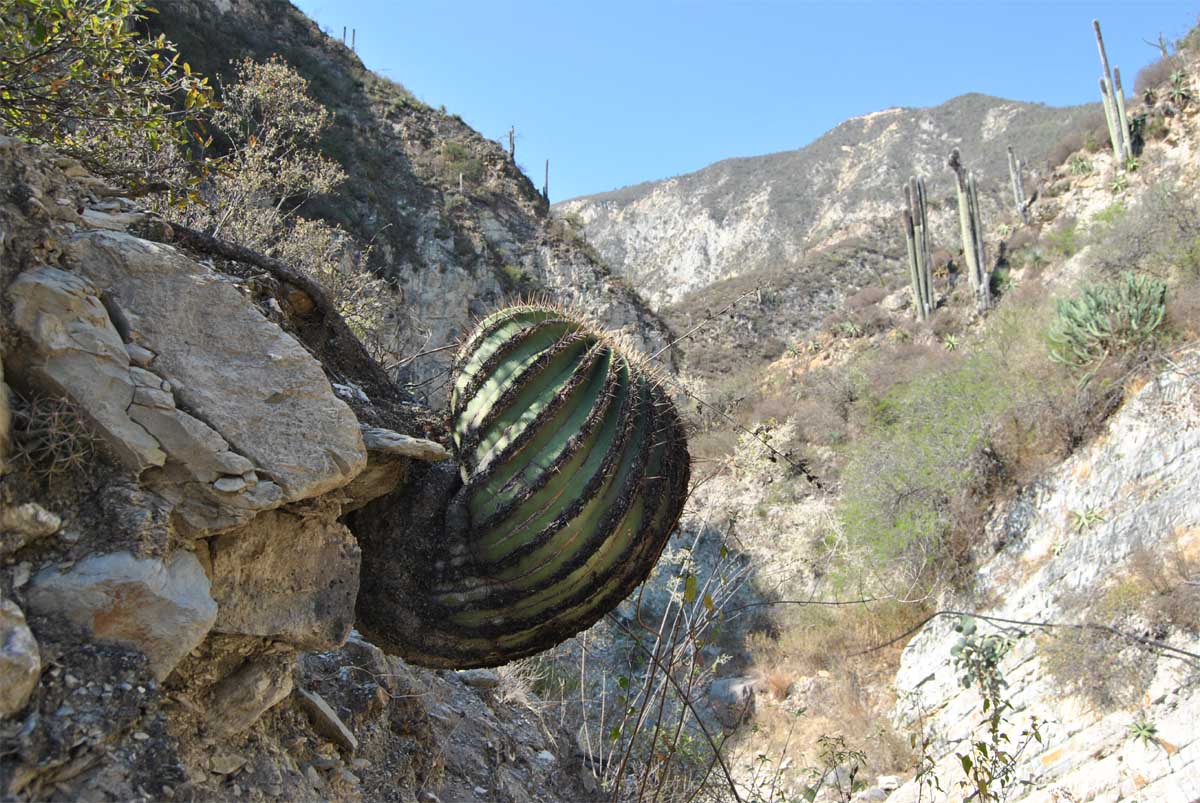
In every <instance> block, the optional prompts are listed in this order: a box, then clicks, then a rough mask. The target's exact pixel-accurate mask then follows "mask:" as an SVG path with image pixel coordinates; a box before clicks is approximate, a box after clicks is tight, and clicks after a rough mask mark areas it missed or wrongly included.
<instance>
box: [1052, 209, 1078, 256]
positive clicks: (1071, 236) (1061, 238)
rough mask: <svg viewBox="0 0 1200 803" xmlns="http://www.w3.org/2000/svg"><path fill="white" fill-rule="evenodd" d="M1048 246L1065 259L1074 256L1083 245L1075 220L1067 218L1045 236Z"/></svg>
mask: <svg viewBox="0 0 1200 803" xmlns="http://www.w3.org/2000/svg"><path fill="white" fill-rule="evenodd" d="M1045 240H1046V244H1047V245H1049V246H1050V247H1051V248H1053V249H1054V250H1055V251H1057V252H1058V253H1060V254H1062V255H1063V256H1064V257H1070V256H1074V255H1075V254H1076V253H1077V252H1078V251H1079V249H1080V248H1081V247H1082V245H1083V243H1082V242H1081V240H1080V237H1079V226H1078V223H1077V222H1076V220H1075V218H1073V217H1067V218H1065V219H1063V221H1062V222H1061V223H1059V224H1058V225H1057V226H1055V227H1054V228H1053V229H1052V230H1050V231H1049V232H1047V233H1046V235H1045Z"/></svg>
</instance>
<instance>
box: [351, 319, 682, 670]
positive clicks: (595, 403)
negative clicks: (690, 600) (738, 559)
mask: <svg viewBox="0 0 1200 803" xmlns="http://www.w3.org/2000/svg"><path fill="white" fill-rule="evenodd" d="M455 368H456V371H457V375H456V378H455V380H454V383H453V385H452V388H451V393H450V410H449V412H450V423H451V437H452V440H453V445H454V452H455V454H456V457H457V459H458V466H457V469H458V471H457V472H455V471H452V470H446V469H441V470H440V471H441V474H440V475H438V476H440V477H441V484H438V483H430V484H429V486H428V487H429V489H430V490H429V491H428V492H427V493H423V494H420V497H421V498H420V499H419V500H418V501H419V505H424V506H426V507H427V508H428V511H427V513H428V512H432V514H434V515H432V516H431V517H430V524H429V525H425V526H424V529H421V528H420V527H417V528H416V530H415V531H414V526H413V524H412V522H414V521H417V522H419V521H420V520H421V516H422V511H421V510H415V511H414V510H411V509H408V508H411V507H413V505H412V504H411V502H410V503H409V505H408V508H406V509H402V510H397V511H396V512H395V522H394V524H393V528H392V529H391V530H388V531H385V532H379V531H376V532H363V531H358V530H356V534H359V536H360V544H361V545H362V549H363V558H364V560H363V564H364V567H367V568H364V572H363V576H362V588H361V591H360V593H359V601H358V624H359V629H360V630H362V631H363V632H364V633H365V634H367V635H368V636H369V637H370V638H371V639H372V640H373V641H375V642H376V643H378V644H380V645H381V646H384V647H385V648H387V649H389V650H391V651H394V652H396V653H398V654H399V655H401V656H402V657H403V658H404V659H405V660H408V661H410V662H412V663H416V664H419V665H422V666H433V667H454V668H465V667H471V666H494V665H497V664H502V663H507V662H508V661H512V660H515V659H517V658H521V657H524V656H527V655H531V654H533V653H535V652H539V651H541V650H544V649H547V648H548V647H551V646H553V645H554V644H557V643H559V642H560V641H563V640H564V639H567V638H569V637H570V636H573V635H574V634H576V633H578V632H579V631H581V630H583V629H585V628H587V627H590V626H591V625H592V624H594V623H595V622H596V621H597V620H599V619H600V617H602V616H604V614H606V613H607V612H609V611H611V610H612V609H613V608H614V607H616V605H617V604H618V603H620V602H621V600H623V599H624V598H625V597H626V596H628V595H629V593H630V592H631V591H632V590H633V589H634V588H635V587H636V586H637V585H638V584H640V583H641V582H643V581H644V580H645V579H646V577H647V576H648V575H649V574H650V571H651V569H653V567H654V564H655V562H656V561H657V560H658V556H659V553H660V552H661V551H662V549H663V547H664V546H665V544H666V542H667V539H668V537H669V536H670V534H671V531H672V530H673V529H674V527H675V524H676V522H677V521H678V519H679V516H680V513H681V512H682V510H683V504H684V501H685V499H686V497H687V485H688V476H689V458H688V450H687V440H686V436H685V434H684V430H683V424H682V422H681V421H680V419H679V416H678V414H677V413H676V411H675V407H674V405H673V404H672V403H671V400H670V398H669V397H668V396H667V393H666V391H665V390H664V389H663V388H662V387H661V386H660V385H659V384H658V382H657V381H655V379H654V377H653V376H652V374H651V372H650V371H649V370H648V369H647V367H646V366H645V364H644V361H643V360H641V359H639V358H638V357H636V356H634V355H633V354H632V353H630V352H628V351H626V350H625V349H624V348H623V347H622V346H621V345H620V344H618V343H617V342H615V341H614V340H613V339H612V338H611V337H610V336H608V335H606V334H604V333H603V332H601V331H600V330H599V329H598V328H596V327H595V326H593V325H591V324H589V323H586V322H585V321H583V320H581V319H580V318H578V317H577V316H576V315H574V314H573V313H570V312H568V311H564V310H562V309H559V308H556V307H552V306H547V305H540V304H530V305H519V306H515V307H510V308H508V309H505V310H501V311H499V312H497V313H494V314H493V315H491V316H489V317H487V318H485V319H484V320H483V321H482V322H481V323H480V324H479V326H478V327H477V328H476V329H475V331H474V332H473V333H472V334H470V335H469V336H468V337H467V339H466V340H465V341H464V343H463V345H462V347H461V348H460V349H459V351H458V354H457V356H456V358H455ZM449 468H452V467H447V469H449ZM439 494H440V495H439ZM439 514H440V518H439ZM371 518H372V519H373V520H383V521H385V522H386V521H387V520H388V516H387V515H386V514H383V515H381V514H380V513H378V512H375V513H374V514H373V515H372V516H371Z"/></svg>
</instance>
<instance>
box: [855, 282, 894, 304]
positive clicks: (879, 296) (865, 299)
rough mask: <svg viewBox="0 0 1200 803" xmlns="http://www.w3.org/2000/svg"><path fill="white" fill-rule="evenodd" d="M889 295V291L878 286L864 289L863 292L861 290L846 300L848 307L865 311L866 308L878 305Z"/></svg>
mask: <svg viewBox="0 0 1200 803" xmlns="http://www.w3.org/2000/svg"><path fill="white" fill-rule="evenodd" d="M887 294H888V291H887V290H884V289H883V288H882V287H879V286H878V285H872V286H870V287H864V288H863V289H862V290H859V291H858V292H857V293H855V294H854V295H852V296H850V297H849V298H847V299H846V306H847V307H849V308H850V309H863V308H864V307H869V306H872V305H874V304H878V303H879V302H880V301H882V300H883V299H884V298H885V297H886V296H887Z"/></svg>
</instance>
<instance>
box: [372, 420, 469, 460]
mask: <svg viewBox="0 0 1200 803" xmlns="http://www.w3.org/2000/svg"><path fill="white" fill-rule="evenodd" d="M362 436H363V443H364V444H365V445H366V448H367V451H368V452H381V453H383V454H388V455H395V456H397V457H408V458H411V459H413V460H424V461H426V462H429V463H438V462H441V461H442V460H447V459H449V457H450V451H449V450H448V449H447V448H446V447H445V446H442V445H441V444H440V443H435V442H434V441H431V440H426V439H425V438H414V437H411V436H409V435H403V434H401V433H399V432H393V431H392V430H390V429H384V428H382V427H363V428H362Z"/></svg>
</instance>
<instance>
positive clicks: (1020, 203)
mask: <svg viewBox="0 0 1200 803" xmlns="http://www.w3.org/2000/svg"><path fill="white" fill-rule="evenodd" d="M1021 168H1022V165H1021V160H1020V159H1018V158H1017V157H1016V155H1015V154H1014V153H1013V149H1012V145H1009V146H1008V179H1009V182H1010V183H1011V184H1012V193H1013V203H1014V204H1016V207H1017V214H1018V215H1020V216H1021V220H1024V221H1026V222H1028V221H1029V208H1028V207H1027V205H1026V201H1025V179H1024V178H1023V177H1022V176H1021Z"/></svg>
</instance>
